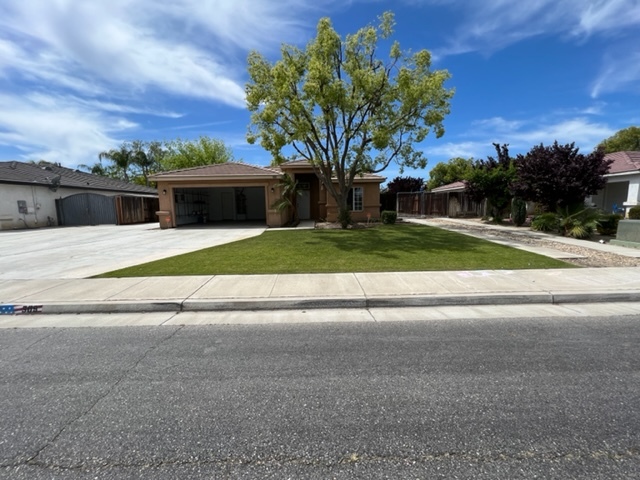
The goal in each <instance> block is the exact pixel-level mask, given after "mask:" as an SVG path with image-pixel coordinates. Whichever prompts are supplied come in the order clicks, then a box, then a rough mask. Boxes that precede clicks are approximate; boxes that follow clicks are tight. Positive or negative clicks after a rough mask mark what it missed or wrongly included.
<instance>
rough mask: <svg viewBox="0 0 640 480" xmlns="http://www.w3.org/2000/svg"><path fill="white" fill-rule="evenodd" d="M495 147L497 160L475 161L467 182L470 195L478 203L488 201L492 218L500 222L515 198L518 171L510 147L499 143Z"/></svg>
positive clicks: (488, 158) (489, 158)
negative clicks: (515, 180)
mask: <svg viewBox="0 0 640 480" xmlns="http://www.w3.org/2000/svg"><path fill="white" fill-rule="evenodd" d="M493 146H494V147H495V149H496V153H497V159H496V158H493V157H487V159H486V160H477V161H475V162H474V164H473V168H472V169H471V171H470V172H469V173H468V175H467V178H466V179H465V180H466V182H467V191H468V192H469V194H470V195H471V196H472V197H473V198H474V199H475V200H476V201H481V200H484V199H487V200H488V202H489V209H490V213H491V217H492V218H493V219H494V220H496V221H500V220H502V218H504V215H505V213H506V210H507V208H508V207H509V204H510V203H511V199H512V198H513V195H512V194H511V184H512V182H513V180H514V178H515V174H516V170H515V166H514V162H513V159H512V158H511V157H510V156H509V148H508V147H509V146H508V145H506V144H505V145H499V144H497V143H494V144H493Z"/></svg>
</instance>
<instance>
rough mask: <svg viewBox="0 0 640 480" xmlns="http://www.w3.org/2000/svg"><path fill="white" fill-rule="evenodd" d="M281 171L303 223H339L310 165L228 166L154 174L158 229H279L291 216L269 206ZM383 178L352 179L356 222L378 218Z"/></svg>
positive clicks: (333, 205)
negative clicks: (291, 183) (241, 225)
mask: <svg viewBox="0 0 640 480" xmlns="http://www.w3.org/2000/svg"><path fill="white" fill-rule="evenodd" d="M285 173H288V174H289V175H291V177H292V178H293V179H294V180H296V181H298V186H299V189H300V190H301V192H302V195H300V196H299V197H298V198H297V206H298V215H299V217H300V219H301V220H316V221H325V220H326V221H329V222H334V221H336V220H337V216H338V215H337V211H338V209H337V206H336V203H335V201H334V199H333V197H331V195H328V194H327V191H326V189H325V188H324V187H323V186H322V185H321V183H320V181H319V179H318V177H317V176H316V174H315V173H314V170H313V167H312V165H310V164H309V163H308V162H306V161H293V162H287V163H283V164H281V165H279V166H277V167H261V166H257V165H249V164H246V163H240V162H227V163H219V164H214V165H206V166H203V167H195V168H187V169H183V170H175V171H172V172H163V173H158V174H156V175H153V176H152V177H151V179H152V180H154V181H156V182H158V192H159V193H160V195H159V196H160V211H159V212H158V216H159V219H160V226H161V227H162V228H173V227H177V226H181V225H187V224H193V223H204V222H218V221H231V222H242V221H253V222H260V223H264V224H265V225H267V226H269V227H280V226H282V225H284V224H285V223H286V222H287V220H288V219H289V212H286V211H284V212H282V211H278V210H277V209H275V208H273V205H274V203H276V202H277V200H278V199H279V198H280V196H281V192H280V188H279V187H278V184H279V183H280V181H281V180H282V178H283V175H284V174H285ZM384 180H385V179H384V177H381V176H379V175H373V174H365V175H363V176H362V177H356V179H355V180H354V183H353V188H352V190H351V194H350V195H349V202H350V205H351V212H352V219H353V220H354V221H366V220H367V218H368V216H370V217H371V218H374V219H376V218H378V217H379V216H380V184H381V183H382V182H383V181H384Z"/></svg>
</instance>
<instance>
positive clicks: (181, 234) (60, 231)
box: [0, 223, 266, 280]
mask: <svg viewBox="0 0 640 480" xmlns="http://www.w3.org/2000/svg"><path fill="white" fill-rule="evenodd" d="M265 228H266V227H264V226H258V225H240V226H239V225H237V224H235V225H224V226H211V225H206V226H202V227H200V228H195V227H194V228H188V227H183V228H171V229H167V230H160V228H159V227H158V224H157V223H151V224H148V223H146V224H141V225H122V226H116V225H99V226H93V227H59V228H40V229H34V230H15V231H2V232H0V280H11V279H36V278H85V277H90V276H92V275H97V274H99V273H104V272H108V271H111V270H116V269H118V268H124V267H129V266H131V265H137V264H140V263H146V262H150V261H152V260H158V259H160V258H166V257H172V256H174V255H179V254H181V253H187V252H192V251H194V250H200V249H202V248H207V247H213V246H216V245H222V244H224V243H230V242H235V241H237V240H242V239H244V238H250V237H254V236H257V235H260V234H261V233H262V232H264V230H265Z"/></svg>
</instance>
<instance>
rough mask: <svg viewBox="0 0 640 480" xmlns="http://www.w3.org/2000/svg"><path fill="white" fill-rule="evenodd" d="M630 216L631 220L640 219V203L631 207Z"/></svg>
mask: <svg viewBox="0 0 640 480" xmlns="http://www.w3.org/2000/svg"><path fill="white" fill-rule="evenodd" d="M628 217H629V219H630V220H640V205H637V206H635V207H631V208H630V209H629V213H628Z"/></svg>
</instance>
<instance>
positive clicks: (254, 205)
mask: <svg viewBox="0 0 640 480" xmlns="http://www.w3.org/2000/svg"><path fill="white" fill-rule="evenodd" d="M277 183H278V181H277V180H276V179H273V180H255V181H252V180H238V179H234V180H231V179H230V180H228V181H216V180H211V181H207V180H196V179H190V180H185V181H164V182H163V181H159V182H158V193H159V198H160V210H159V211H166V212H169V217H170V218H171V222H170V225H167V226H168V227H175V226H177V225H180V224H183V223H192V221H193V219H192V221H191V222H186V221H181V220H180V219H179V216H178V215H177V212H176V205H175V192H177V191H180V190H179V189H184V188H188V189H198V190H203V191H206V192H207V196H206V200H205V201H206V202H207V205H206V209H207V221H212V222H213V221H220V220H223V219H226V220H258V221H263V220H264V221H265V223H266V224H267V226H269V227H279V226H281V225H282V224H283V223H284V222H285V221H286V218H285V217H286V215H285V214H284V213H283V212H278V211H277V210H276V209H274V208H271V205H273V203H275V201H276V200H277V199H278V198H279V196H280V193H279V189H278V188H277V187H276V185H277ZM238 187H239V188H245V190H244V194H245V195H246V197H247V212H246V214H245V216H242V215H240V216H238V214H237V212H236V208H235V202H236V196H235V188H238ZM272 190H273V191H272ZM165 192H166V193H165ZM225 194H226V199H225V201H224V203H225V205H226V204H227V203H228V202H230V203H231V205H232V207H231V209H232V217H230V215H229V212H228V211H227V212H226V213H225V211H223V208H224V207H223V198H222V197H223V195H225ZM179 220H180V221H179Z"/></svg>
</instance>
